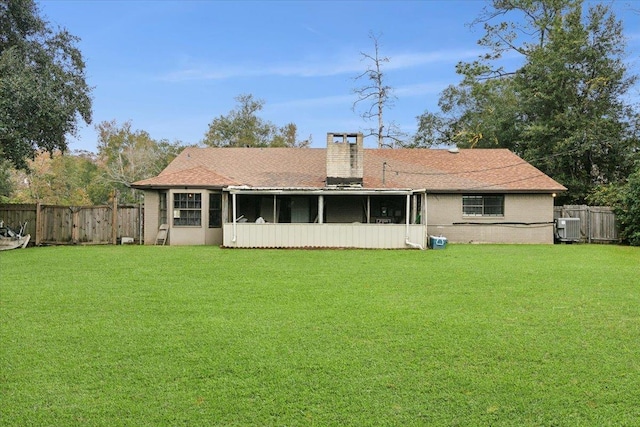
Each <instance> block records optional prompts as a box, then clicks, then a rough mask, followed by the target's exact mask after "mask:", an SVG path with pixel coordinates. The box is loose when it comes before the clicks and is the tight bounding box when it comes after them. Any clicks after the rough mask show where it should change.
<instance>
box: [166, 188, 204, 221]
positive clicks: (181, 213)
mask: <svg viewBox="0 0 640 427" xmlns="http://www.w3.org/2000/svg"><path fill="white" fill-rule="evenodd" d="M201 209H202V195H201V194H200V193H175V194H174V195H173V225H197V226H199V225H201V223H202V211H201Z"/></svg>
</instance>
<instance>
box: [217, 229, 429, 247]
mask: <svg viewBox="0 0 640 427" xmlns="http://www.w3.org/2000/svg"><path fill="white" fill-rule="evenodd" d="M235 227H236V241H235V242H234V241H233V236H234V225H233V224H224V246H226V247H232V248H285V247H286V248H307V247H324V248H389V249H406V248H409V247H410V246H408V245H406V243H405V240H406V233H407V227H406V225H400V224H384V225H383V224H255V223H236V225H235ZM409 241H410V242H412V243H417V244H419V245H421V246H422V247H426V233H425V227H424V226H423V225H410V226H409Z"/></svg>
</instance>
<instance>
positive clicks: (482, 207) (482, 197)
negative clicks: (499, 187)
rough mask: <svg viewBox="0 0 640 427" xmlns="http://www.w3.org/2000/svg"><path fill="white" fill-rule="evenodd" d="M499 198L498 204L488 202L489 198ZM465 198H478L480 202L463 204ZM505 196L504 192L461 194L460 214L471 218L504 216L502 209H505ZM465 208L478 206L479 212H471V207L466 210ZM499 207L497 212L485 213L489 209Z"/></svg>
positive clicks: (476, 207)
mask: <svg viewBox="0 0 640 427" xmlns="http://www.w3.org/2000/svg"><path fill="white" fill-rule="evenodd" d="M491 198H493V199H496V200H499V202H500V203H499V205H498V204H497V203H494V204H488V203H487V202H488V201H489V199H491ZM465 200H479V201H480V203H475V204H465ZM504 201H505V196H504V194H463V195H462V216H463V217H473V218H504V210H505V204H504ZM467 208H475V209H478V208H479V213H473V212H471V209H469V210H467ZM496 208H498V209H499V211H500V212H499V213H487V211H488V210H490V209H496Z"/></svg>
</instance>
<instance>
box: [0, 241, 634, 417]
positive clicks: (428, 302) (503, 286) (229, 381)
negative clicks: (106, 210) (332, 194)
mask: <svg viewBox="0 0 640 427" xmlns="http://www.w3.org/2000/svg"><path fill="white" fill-rule="evenodd" d="M0 267H1V276H0V280H1V283H0V424H1V425H3V426H26V425H30V426H45V425H47V426H68V425H82V426H145V425H146V426H163V425H168V426H196V425H200V426H204V425H206V426H214V425H223V426H276V425H277V426H300V425H301V426H307V425H318V426H331V425H333V426H385V425H394V426H423V425H444V426H456V425H458V426H476V425H479V426H488V425H492V426H543V425H544V426H552V425H553V426H605V425H611V426H622V425H628V426H631V425H638V423H640V403H639V402H640V249H639V248H630V247H620V246H598V245H557V246H521V245H512V246H501V245H449V246H448V247H447V249H445V250H431V251H415V250H407V251H388V250H387V251H385V250H380V251H374V250H310V251H297V250H221V249H218V248H214V247H140V246H103V247H51V248H35V249H27V250H14V251H5V252H3V253H1V254H0Z"/></svg>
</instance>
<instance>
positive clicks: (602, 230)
mask: <svg viewBox="0 0 640 427" xmlns="http://www.w3.org/2000/svg"><path fill="white" fill-rule="evenodd" d="M553 217H554V219H556V218H580V241H582V242H587V243H592V242H596V243H609V242H618V241H619V240H620V239H619V237H618V226H617V223H616V215H615V213H613V209H612V208H610V207H606V206H587V205H565V206H555V207H554V212H553Z"/></svg>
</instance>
